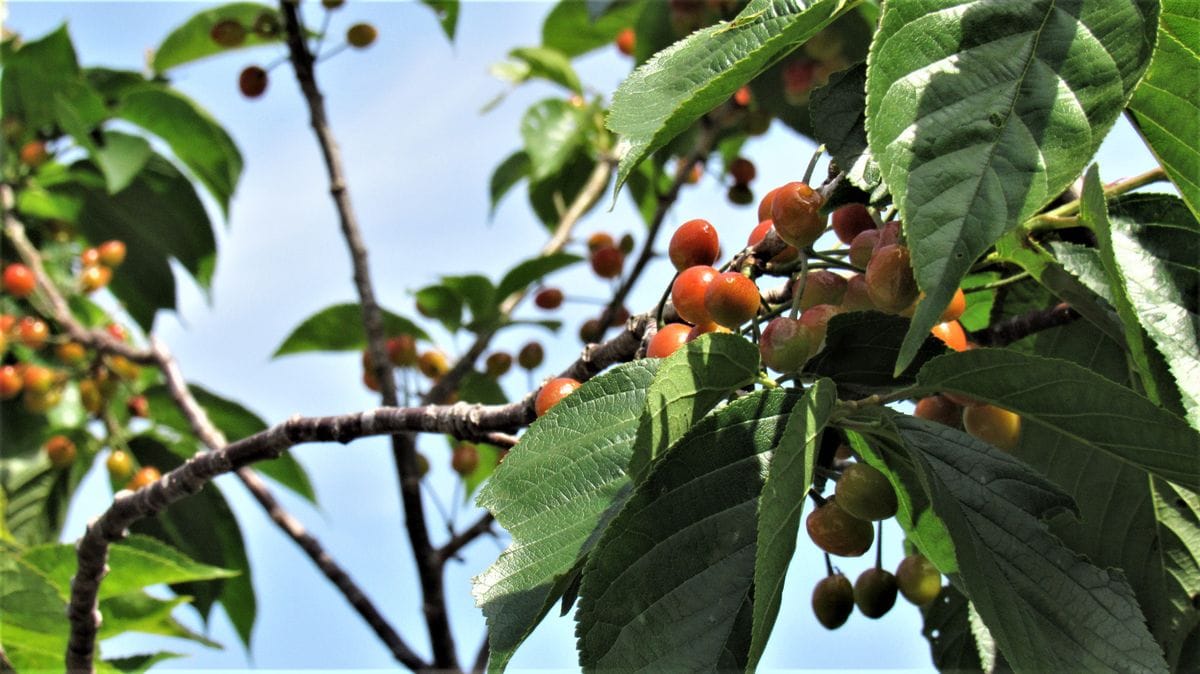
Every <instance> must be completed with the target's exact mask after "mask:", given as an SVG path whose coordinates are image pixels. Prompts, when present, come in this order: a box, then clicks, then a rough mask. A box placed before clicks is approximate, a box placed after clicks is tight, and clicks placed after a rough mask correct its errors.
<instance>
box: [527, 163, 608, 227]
mask: <svg viewBox="0 0 1200 674" xmlns="http://www.w3.org/2000/svg"><path fill="white" fill-rule="evenodd" d="M595 168H596V160H595V159H592V158H591V157H590V156H589V155H588V153H587V152H586V151H584V149H583V148H582V147H579V148H577V149H576V151H575V152H574V153H573V154H572V155H571V156H570V157H568V158H567V160H566V163H565V164H564V165H563V169H562V171H560V172H558V173H556V174H553V175H550V176H548V177H547V178H546V179H545V180H532V179H531V180H530V183H529V203H530V205H531V206H532V207H533V211H534V212H535V213H537V216H538V218H539V219H540V220H541V221H542V224H543V225H545V226H546V227H547V228H548V229H550V230H554V229H556V228H557V227H558V223H559V221H560V220H561V218H562V215H563V213H564V212H565V211H566V208H567V206H568V205H569V204H570V203H571V202H573V201H574V200H575V198H576V197H578V196H579V194H580V193H581V192H583V187H584V185H586V184H587V182H588V178H589V177H590V176H591V175H592V171H593V170H594V169H595Z"/></svg>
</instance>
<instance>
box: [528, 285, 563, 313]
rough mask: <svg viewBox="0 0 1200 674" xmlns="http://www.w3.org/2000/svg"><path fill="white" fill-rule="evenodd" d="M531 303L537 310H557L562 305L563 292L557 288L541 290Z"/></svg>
mask: <svg viewBox="0 0 1200 674" xmlns="http://www.w3.org/2000/svg"><path fill="white" fill-rule="evenodd" d="M533 303H534V304H536V305H537V306H538V308H539V309H546V310H551V309H557V308H559V307H560V306H562V303H563V291H561V290H559V289H558V288H542V289H541V290H539V291H538V292H537V294H536V295H534V296H533Z"/></svg>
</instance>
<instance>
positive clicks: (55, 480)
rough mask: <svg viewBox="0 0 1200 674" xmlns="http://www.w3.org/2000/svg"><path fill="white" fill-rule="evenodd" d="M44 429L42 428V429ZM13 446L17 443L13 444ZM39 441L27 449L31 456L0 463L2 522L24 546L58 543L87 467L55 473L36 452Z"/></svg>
mask: <svg viewBox="0 0 1200 674" xmlns="http://www.w3.org/2000/svg"><path fill="white" fill-rule="evenodd" d="M10 418H12V417H9V416H7V415H6V416H5V417H4V442H5V444H6V447H5V449H6V450H7V446H8V443H9V442H10V436H9V435H8V431H9V423H8V420H9V419H10ZM43 428H44V427H43ZM13 444H14V446H18V445H16V443H13ZM40 444H41V438H40V437H39V438H38V439H37V440H36V441H35V442H34V443H33V444H30V445H27V446H28V447H30V449H31V450H35V451H34V452H33V453H32V455H28V456H19V457H12V456H6V457H5V458H4V459H0V485H2V486H3V489H4V492H5V495H6V496H7V501H8V502H7V504H6V508H5V513H4V518H5V520H6V521H7V524H8V529H9V531H10V532H11V533H12V536H13V538H15V539H16V541H17V542H18V543H21V544H23V545H37V544H39V543H46V542H50V541H54V540H57V539H58V537H59V533H60V532H61V531H62V526H63V522H64V521H65V520H66V516H67V506H68V504H69V502H70V498H71V493H72V492H73V491H74V488H75V486H76V485H77V484H78V483H79V480H80V478H82V476H83V473H84V472H86V470H87V467H86V466H84V465H82V464H83V463H84V462H79V463H80V464H81V465H80V466H79V468H78V469H74V468H73V469H72V470H70V471H61V470H57V469H55V468H54V467H52V466H51V465H50V462H49V461H48V460H47V459H46V458H45V454H44V453H43V452H41V451H40V450H39V449H38V448H39V447H40Z"/></svg>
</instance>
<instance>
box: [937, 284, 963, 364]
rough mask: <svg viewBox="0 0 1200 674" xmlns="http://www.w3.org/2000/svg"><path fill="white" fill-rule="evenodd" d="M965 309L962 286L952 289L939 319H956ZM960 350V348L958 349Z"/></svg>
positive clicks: (945, 320)
mask: <svg viewBox="0 0 1200 674" xmlns="http://www.w3.org/2000/svg"><path fill="white" fill-rule="evenodd" d="M966 310H967V296H966V294H964V293H963V290H962V288H959V289H957V290H955V291H954V297H951V298H950V304H947V305H946V310H945V311H943V312H942V315H941V321H942V322H943V323H945V322H947V321H957V320H958V319H959V317H960V316H962V315H963V312H965V311H966ZM959 350H960V351H961V349H959Z"/></svg>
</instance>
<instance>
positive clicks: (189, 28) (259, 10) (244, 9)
mask: <svg viewBox="0 0 1200 674" xmlns="http://www.w3.org/2000/svg"><path fill="white" fill-rule="evenodd" d="M264 15H265V16H269V17H271V18H272V19H274V20H275V25H277V26H283V17H282V16H280V14H279V10H278V9H275V8H273V7H271V6H269V5H261V4H258V3H256V2H234V3H231V4H228V5H221V6H220V7H214V8H212V9H206V10H204V11H202V12H200V13H198V14H196V15H195V16H193V17H192V18H190V19H188V20H187V21H186V22H185V23H184V24H183V25H181V26H179V27H178V28H176V29H175V30H173V31H171V34H170V35H168V36H167V37H166V39H164V40H163V41H162V44H160V45H159V46H158V50H157V51H155V52H154V58H153V59H151V61H150V67H152V68H153V69H154V71H155V72H156V73H165V72H166V71H168V70H170V69H171V68H174V67H176V66H181V65H183V64H185V63H190V62H192V61H196V60H198V59H202V58H205V57H208V56H215V55H216V54H224V53H226V52H230V51H233V50H234V49H241V48H245V47H255V46H258V45H264V44H272V43H279V42H282V41H283V32H282V31H279V32H278V33H277V34H276V35H275V36H272V37H263V36H261V35H258V34H257V33H255V32H254V30H253V27H254V22H255V20H257V19H258V17H260V16H264ZM221 21H237V22H239V23H241V24H242V25H243V26H244V27H245V28H246V40H245V42H243V43H242V44H241V45H239V46H238V47H222V46H221V45H219V44H217V43H216V42H213V39H212V36H211V32H212V28H213V26H215V25H217V24H218V23H220V22H221Z"/></svg>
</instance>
